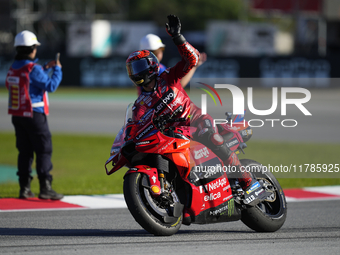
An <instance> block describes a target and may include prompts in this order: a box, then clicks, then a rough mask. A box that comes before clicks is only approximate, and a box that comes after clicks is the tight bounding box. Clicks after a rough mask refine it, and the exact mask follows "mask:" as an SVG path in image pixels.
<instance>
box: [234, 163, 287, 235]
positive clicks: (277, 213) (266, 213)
mask: <svg viewBox="0 0 340 255" xmlns="http://www.w3.org/2000/svg"><path fill="white" fill-rule="evenodd" d="M240 162H241V164H242V165H243V166H245V167H247V169H256V171H252V173H253V175H255V177H256V179H257V180H258V181H259V182H260V183H262V184H264V185H265V186H266V187H268V188H269V189H270V191H271V192H272V195H270V196H269V197H268V198H267V199H266V200H264V201H263V202H261V203H259V204H257V205H255V206H253V207H249V208H247V209H245V210H243V211H242V218H241V220H242V222H243V223H244V224H245V225H247V226H248V227H249V228H251V229H253V230H255V231H257V232H274V231H277V230H279V229H280V228H281V227H282V225H283V223H284V222H285V220H286V217H287V202H286V198H285V195H284V193H283V190H282V188H281V186H280V184H279V182H278V181H277V180H276V178H275V176H274V175H273V174H272V173H270V172H268V171H258V170H259V169H262V165H261V164H260V163H258V162H256V161H254V160H250V159H241V160H240Z"/></svg>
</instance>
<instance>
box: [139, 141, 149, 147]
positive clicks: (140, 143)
mask: <svg viewBox="0 0 340 255" xmlns="http://www.w3.org/2000/svg"><path fill="white" fill-rule="evenodd" d="M149 143H151V141H143V142H138V143H136V145H137V146H138V145H144V144H149Z"/></svg>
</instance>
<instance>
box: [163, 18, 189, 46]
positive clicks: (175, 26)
mask: <svg viewBox="0 0 340 255" xmlns="http://www.w3.org/2000/svg"><path fill="white" fill-rule="evenodd" d="M165 28H166V32H167V33H168V34H169V35H170V36H171V37H172V40H173V41H174V43H175V44H176V45H180V44H183V43H185V42H186V40H185V38H184V36H183V35H181V21H180V20H179V18H178V17H177V16H176V15H173V14H170V15H168V23H165Z"/></svg>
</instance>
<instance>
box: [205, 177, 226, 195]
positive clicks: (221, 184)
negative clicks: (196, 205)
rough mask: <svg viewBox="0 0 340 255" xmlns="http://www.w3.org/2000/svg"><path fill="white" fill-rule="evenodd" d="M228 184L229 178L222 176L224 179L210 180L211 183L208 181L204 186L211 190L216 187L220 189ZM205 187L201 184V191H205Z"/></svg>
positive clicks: (207, 190)
mask: <svg viewBox="0 0 340 255" xmlns="http://www.w3.org/2000/svg"><path fill="white" fill-rule="evenodd" d="M226 185H227V179H226V178H222V179H218V180H216V181H214V182H210V183H208V184H206V185H203V187H204V188H205V191H206V192H210V191H213V190H215V189H218V188H219V187H224V186H226ZM228 186H229V185H228ZM203 187H202V186H200V192H201V193H203ZM229 187H230V186H229Z"/></svg>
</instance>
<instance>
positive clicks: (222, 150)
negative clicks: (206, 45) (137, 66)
mask: <svg viewBox="0 0 340 255" xmlns="http://www.w3.org/2000/svg"><path fill="white" fill-rule="evenodd" d="M177 48H178V50H179V53H180V55H181V57H182V59H181V61H179V62H178V63H177V64H176V65H175V66H174V67H171V68H168V69H166V70H165V71H164V72H163V73H162V74H161V75H160V76H158V77H157V78H156V85H155V87H154V91H151V92H146V91H142V93H141V95H140V96H139V97H138V98H137V100H136V101H135V103H134V107H133V120H134V121H136V120H140V119H141V117H142V116H143V115H144V114H145V113H146V112H147V111H149V110H150V109H152V108H153V109H154V110H155V114H156V115H161V114H163V115H172V113H173V112H174V111H176V112H177V111H178V108H179V107H182V111H181V112H179V113H178V114H177V115H176V117H175V118H185V119H187V121H186V122H180V123H179V122H177V123H173V124H172V125H173V126H177V125H181V126H190V125H191V126H194V127H197V128H198V130H197V132H196V133H197V135H196V136H195V139H196V140H198V141H199V142H201V143H203V144H204V145H205V146H207V147H209V148H210V149H211V150H212V151H213V152H214V153H215V154H216V155H217V156H218V157H220V158H221V159H222V160H223V162H224V163H225V164H226V165H233V166H240V165H241V164H240V161H239V160H238V157H237V155H236V154H235V153H234V152H232V151H230V150H229V148H227V146H226V145H225V142H224V140H223V137H222V136H221V135H220V134H219V133H218V132H217V129H216V128H213V126H212V125H211V123H213V119H212V117H211V116H210V115H208V114H206V115H202V114H201V109H200V108H199V107H197V106H196V105H195V104H194V103H193V102H191V100H190V98H189V96H188V95H187V93H186V92H185V90H184V89H183V88H182V85H181V83H180V80H181V79H182V78H183V77H184V76H185V75H186V74H187V73H188V72H189V71H190V70H191V69H192V68H193V67H194V66H196V65H197V63H198V61H199V52H198V51H197V50H196V49H195V48H194V47H192V46H191V45H190V44H189V43H188V42H185V43H184V44H181V45H177ZM244 177H245V178H240V179H239V181H240V183H241V186H243V187H245V186H248V185H249V184H250V182H251V178H249V176H244Z"/></svg>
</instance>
